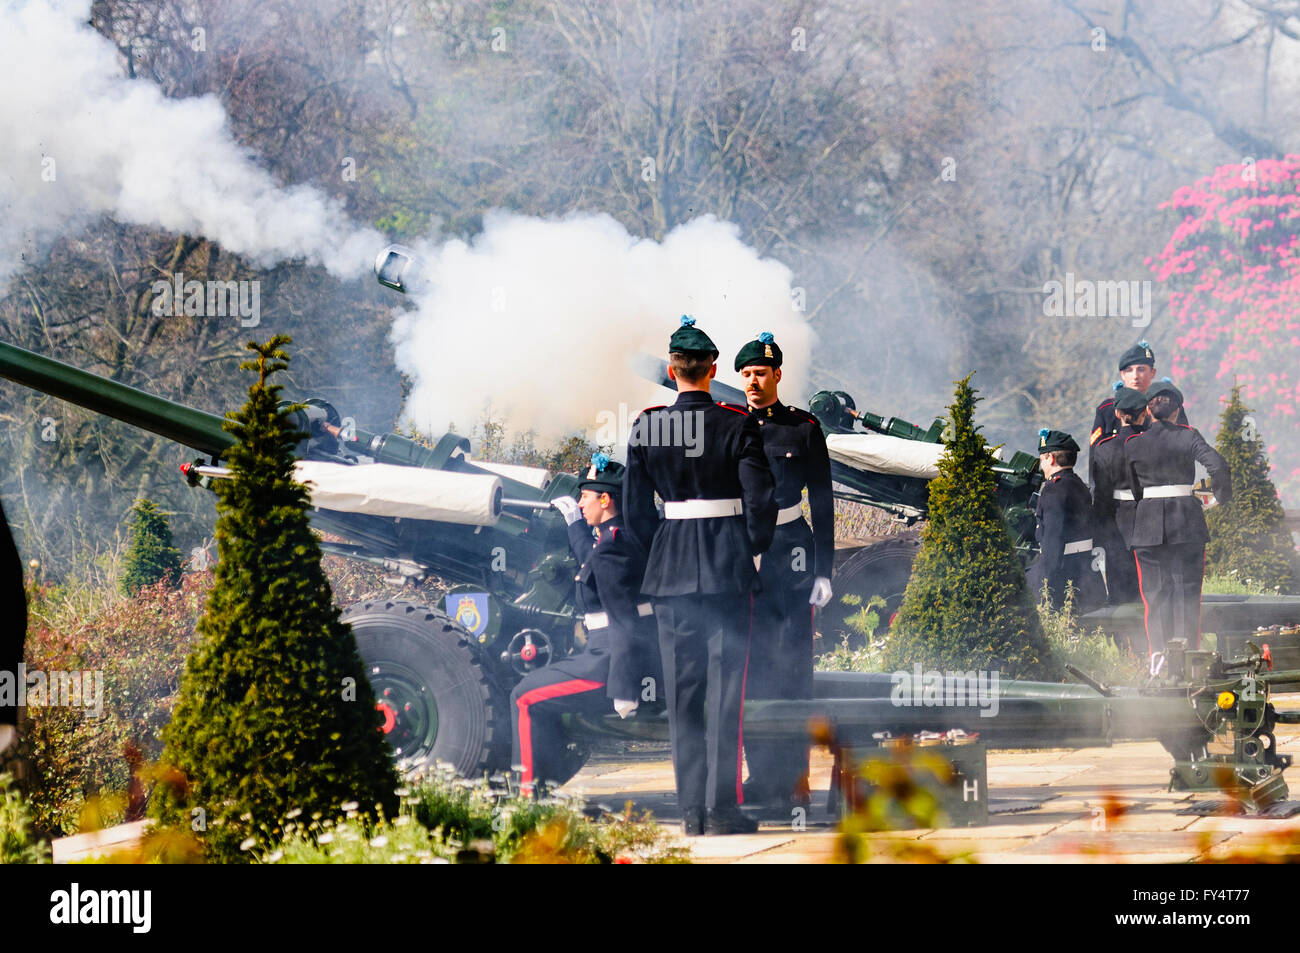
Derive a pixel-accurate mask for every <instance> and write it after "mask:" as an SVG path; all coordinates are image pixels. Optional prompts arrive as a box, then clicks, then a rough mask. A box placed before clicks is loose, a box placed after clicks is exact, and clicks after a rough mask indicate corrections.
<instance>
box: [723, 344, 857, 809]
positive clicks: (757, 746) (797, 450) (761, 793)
mask: <svg viewBox="0 0 1300 953" xmlns="http://www.w3.org/2000/svg"><path fill="white" fill-rule="evenodd" d="M781 361H782V356H781V348H780V347H779V346H778V345H777V343H776V340H775V339H774V338H773V336H772V335H771V334H769V333H768V332H767V331H764V332H763V333H761V334H760V335H759V336H758V339H757V340H754V341H750V342H749V343H748V344H746V345H745V346H744V347H742V348H741V349H740V352H739V353H738V354H737V355H736V370H737V371H739V372H740V376H741V378H742V379H743V380H744V383H745V398H746V401H747V403H748V404H749V413H750V416H752V417H753V418H754V419H755V420H757V421H758V425H759V427H760V428H761V429H762V432H763V451H764V453H765V454H766V455H767V461H768V464H769V465H770V466H771V468H772V477H773V479H774V480H775V481H776V505H777V507H778V508H779V509H778V511H777V515H776V533H775V536H774V537H773V539H772V546H771V548H770V549H769V550H768V551H767V554H766V555H765V556H764V557H763V560H762V564H761V566H760V567H759V579H760V581H761V583H762V589H761V590H760V591H759V592H756V593H755V594H754V606H753V613H754V617H753V622H754V627H753V635H752V636H751V642H750V662H749V674H748V676H747V679H746V687H745V695H746V697H747V698H755V699H759V698H764V699H790V700H795V699H810V698H812V697H813V609H812V608H810V606H811V607H815V608H817V609H820V608H822V607H823V606H825V605H826V603H827V602H828V601H829V600H830V597H831V567H832V566H833V565H834V561H835V499H834V496H833V495H832V493H831V460H830V456H829V454H828V453H827V452H826V438H825V437H824V436H823V435H822V429H821V426H820V425H819V424H818V423H817V418H816V417H814V416H813V415H812V414H810V413H808V412H807V411H804V410H798V409H796V408H794V407H789V406H787V405H785V404H782V403H781V401H780V399H779V398H778V396H777V385H778V384H779V383H780V380H781ZM805 486H806V487H807V488H808V505H809V507H810V509H811V513H812V528H811V529H810V528H809V526H808V523H807V522H805V521H804V518H803V508H802V505H801V501H802V498H803V489H804V487H805ZM745 759H746V761H747V762H748V763H749V780H748V781H746V782H745V801H746V802H764V803H768V804H774V805H778V806H780V807H781V808H783V809H785V808H789V807H791V806H792V805H793V806H806V805H807V804H808V803H809V801H810V800H811V798H810V795H809V791H808V743H807V742H806V741H768V740H762V741H759V740H746V741H745Z"/></svg>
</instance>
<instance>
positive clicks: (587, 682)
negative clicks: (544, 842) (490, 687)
mask: <svg viewBox="0 0 1300 953" xmlns="http://www.w3.org/2000/svg"><path fill="white" fill-rule="evenodd" d="M608 672H609V657H608V656H607V655H603V654H600V653H594V652H582V653H580V654H578V655H574V656H572V657H570V658H566V659H562V660H561V661H559V662H556V663H555V664H554V665H547V666H546V667H545V668H540V669H538V670H537V671H535V672H530V673H529V674H528V675H526V676H524V679H523V681H521V682H520V683H519V684H518V685H516V686H515V690H514V691H513V692H511V694H510V719H511V722H512V725H513V728H514V760H513V761H511V764H516V765H521V766H522V767H523V775H522V780H523V781H524V782H525V783H531V782H533V781H549V782H551V783H554V784H563V783H564V782H565V781H567V780H569V778H571V777H573V776H574V775H575V774H577V773H578V770H579V769H580V768H581V767H582V763H583V761H584V760H585V759H584V758H583V756H582V755H581V754H579V753H577V752H575V751H573V750H571V749H570V748H569V744H568V738H567V737H566V736H565V734H564V722H563V716H564V714H565V712H575V713H581V714H589V715H602V714H607V713H612V712H613V711H614V703H613V702H612V701H611V700H610V699H609V697H608V696H607V695H606V693H605V678H606V676H607V673H608Z"/></svg>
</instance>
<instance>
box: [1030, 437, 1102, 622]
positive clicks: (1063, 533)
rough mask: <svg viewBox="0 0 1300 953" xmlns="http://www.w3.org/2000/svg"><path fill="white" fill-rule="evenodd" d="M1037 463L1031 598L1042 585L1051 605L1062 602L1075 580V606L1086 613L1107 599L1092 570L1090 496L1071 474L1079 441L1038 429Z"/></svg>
mask: <svg viewBox="0 0 1300 953" xmlns="http://www.w3.org/2000/svg"><path fill="white" fill-rule="evenodd" d="M1038 437H1039V442H1038V461H1039V464H1040V466H1041V467H1042V469H1043V477H1044V482H1043V486H1042V489H1040V490H1039V492H1038V506H1037V508H1036V510H1035V516H1037V517H1038V534H1037V535H1038V547H1039V549H1038V558H1037V559H1035V560H1034V563H1033V565H1031V566H1030V567H1029V571H1028V572H1027V573H1026V579H1027V581H1028V584H1029V588H1030V590H1031V591H1032V592H1033V593H1034V594H1035V596H1037V595H1039V594H1041V592H1042V589H1043V586H1044V584H1046V586H1047V590H1048V596H1049V598H1050V600H1051V604H1052V606H1053V608H1056V609H1059V608H1060V607H1061V605H1062V604H1063V603H1064V601H1065V592H1066V587H1067V586H1068V585H1070V584H1073V586H1074V589H1075V592H1076V593H1077V597H1076V601H1075V606H1076V608H1077V609H1078V610H1079V611H1080V612H1088V611H1090V610H1091V609H1095V608H1096V607H1097V606H1100V605H1102V604H1103V603H1105V601H1106V589H1105V586H1104V584H1103V583H1102V580H1101V578H1100V573H1099V572H1094V571H1093V569H1092V562H1093V552H1092V550H1093V545H1094V539H1093V536H1094V534H1095V531H1096V526H1095V517H1094V516H1093V511H1092V496H1091V495H1090V494H1089V493H1088V488H1087V487H1086V486H1084V483H1083V481H1082V480H1080V479H1079V477H1078V476H1077V475H1076V474H1075V472H1074V464H1075V462H1076V461H1077V460H1078V458H1079V445H1078V444H1077V443H1075V442H1074V438H1073V437H1071V436H1070V435H1069V434H1068V433H1062V432H1061V431H1059V430H1047V429H1043V430H1040V431H1038Z"/></svg>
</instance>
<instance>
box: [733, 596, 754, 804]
mask: <svg viewBox="0 0 1300 953" xmlns="http://www.w3.org/2000/svg"><path fill="white" fill-rule="evenodd" d="M753 639H754V594H753V593H752V592H751V593H750V594H749V635H748V636H746V637H745V671H744V672H743V673H742V674H741V676H740V724H739V725H737V726H736V804H738V805H739V804H744V803H745V785H744V784H743V783H742V782H741V780H740V773H741V770H742V769H741V764H742V763H743V762H744V759H745V685H746V683H747V682H748V681H749V645H750V643H751V642H752V641H753Z"/></svg>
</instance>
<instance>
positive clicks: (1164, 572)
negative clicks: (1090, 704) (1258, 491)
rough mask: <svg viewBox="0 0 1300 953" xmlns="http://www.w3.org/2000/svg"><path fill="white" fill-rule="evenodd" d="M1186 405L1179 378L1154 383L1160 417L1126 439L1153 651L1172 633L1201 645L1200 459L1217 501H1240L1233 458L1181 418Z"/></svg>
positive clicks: (1151, 400) (1154, 408) (1204, 535)
mask: <svg viewBox="0 0 1300 953" xmlns="http://www.w3.org/2000/svg"><path fill="white" fill-rule="evenodd" d="M1182 405H1183V395H1182V392H1181V391H1180V390H1179V389H1178V388H1177V387H1175V386H1174V385H1173V384H1171V383H1169V382H1168V381H1160V382H1158V383H1156V384H1153V385H1152V386H1151V388H1150V390H1148V391H1147V407H1148V409H1149V410H1150V411H1151V416H1152V417H1154V418H1155V420H1154V421H1153V422H1152V423H1151V426H1150V427H1148V428H1147V430H1146V431H1145V432H1144V433H1138V434H1133V435H1132V436H1131V437H1129V438H1128V439H1127V440H1126V441H1125V442H1124V456H1125V459H1126V460H1127V461H1128V467H1129V479H1130V481H1131V482H1132V486H1133V495H1134V496H1136V497H1137V512H1136V514H1135V515H1134V518H1133V535H1132V537H1131V539H1130V540H1129V542H1130V543H1131V544H1132V546H1133V552H1134V553H1135V554H1136V556H1137V568H1138V587H1139V590H1140V591H1141V593H1142V602H1143V604H1144V605H1145V607H1146V629H1147V651H1148V652H1150V653H1151V654H1152V655H1154V654H1155V653H1157V652H1163V651H1164V649H1165V646H1166V645H1167V644H1168V642H1169V640H1170V639H1186V640H1187V645H1188V647H1189V648H1197V647H1199V646H1200V644H1201V581H1202V577H1203V575H1204V572H1205V544H1206V543H1207V542H1209V540H1210V534H1209V532H1208V530H1207V528H1206V525H1205V514H1204V513H1203V512H1202V507H1201V502H1200V500H1198V499H1197V498H1196V497H1195V496H1194V495H1193V493H1192V486H1193V483H1194V482H1195V480H1196V462H1197V461H1198V460H1199V461H1200V463H1201V465H1202V466H1204V467H1205V469H1206V470H1208V471H1209V473H1210V481H1211V487H1212V489H1213V490H1214V497H1215V499H1216V500H1217V501H1218V502H1219V503H1227V502H1228V501H1229V500H1231V499H1232V477H1231V475H1230V473H1229V472H1228V464H1227V462H1226V461H1225V460H1224V459H1223V457H1221V456H1220V455H1219V453H1218V451H1216V450H1215V449H1214V448H1213V447H1211V446H1210V445H1209V444H1208V443H1206V442H1205V438H1204V437H1202V436H1201V434H1200V432H1199V431H1197V430H1194V429H1193V428H1191V427H1187V426H1183V425H1179V424H1177V423H1175V420H1176V419H1177V417H1178V411H1179V410H1180V409H1181V408H1182Z"/></svg>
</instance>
